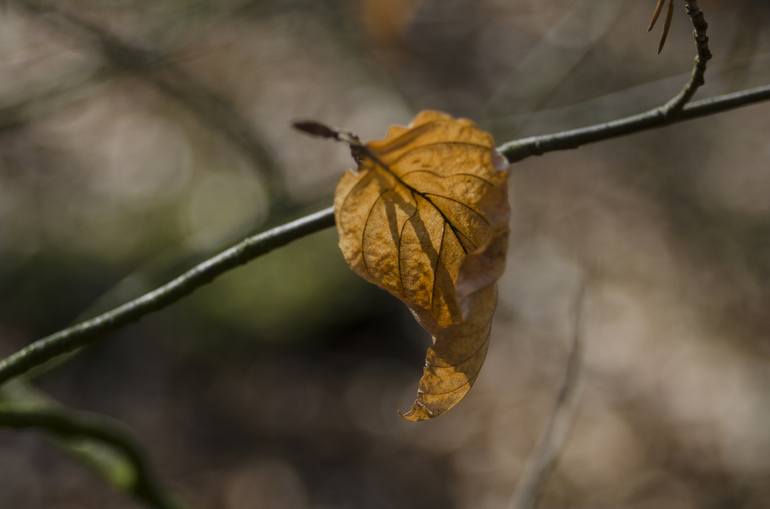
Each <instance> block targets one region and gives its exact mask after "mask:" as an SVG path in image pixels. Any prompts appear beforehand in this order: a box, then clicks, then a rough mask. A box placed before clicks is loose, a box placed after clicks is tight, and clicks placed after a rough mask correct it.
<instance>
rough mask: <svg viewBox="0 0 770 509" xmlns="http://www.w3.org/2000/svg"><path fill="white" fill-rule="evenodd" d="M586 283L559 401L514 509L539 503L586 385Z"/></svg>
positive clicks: (513, 501) (577, 308)
mask: <svg viewBox="0 0 770 509" xmlns="http://www.w3.org/2000/svg"><path fill="white" fill-rule="evenodd" d="M586 285H587V283H585V282H583V283H581V286H580V288H579V289H578V294H577V297H576V298H575V305H574V317H575V318H574V325H573V336H572V348H571V350H570V352H569V357H567V365H566V368H565V371H564V379H563V380H562V383H561V387H560V388H559V393H558V396H557V397H556V404H555V405H554V409H553V411H552V412H551V415H550V417H549V418H548V422H546V425H545V427H544V428H543V432H542V434H541V435H540V438H539V439H538V442H537V444H536V445H535V448H534V450H533V451H532V454H531V455H530V457H529V459H528V460H527V464H526V466H525V467H524V472H523V474H522V476H521V478H520V479H519V482H518V483H517V485H516V490H515V491H514V493H513V497H511V503H510V509H534V508H535V507H536V506H537V503H538V501H539V500H540V497H541V495H542V493H543V489H544V487H545V484H546V482H548V479H549V477H550V476H551V473H552V472H553V469H554V468H555V467H556V464H557V463H558V461H559V456H560V455H561V452H562V450H563V449H564V445H565V444H566V442H567V438H568V436H569V432H570V431H571V429H572V424H573V422H574V419H575V414H576V411H577V408H578V402H579V398H580V393H581V389H582V386H583V384H582V369H581V368H582V362H583V345H582V339H581V336H582V333H583V331H582V328H583V324H582V322H583V315H584V313H585V309H584V308H585V306H584V301H585V293H586V289H587V288H586Z"/></svg>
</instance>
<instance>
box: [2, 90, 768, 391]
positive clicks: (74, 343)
mask: <svg viewBox="0 0 770 509" xmlns="http://www.w3.org/2000/svg"><path fill="white" fill-rule="evenodd" d="M768 100H770V85H765V86H762V87H758V88H754V89H750V90H745V91H741V92H736V93H733V94H726V95H721V96H717V97H712V98H710V99H706V100H702V101H697V102H693V103H691V104H688V105H687V106H685V107H684V108H683V109H682V110H681V112H679V113H677V114H676V115H668V116H666V115H665V113H663V112H662V111H661V110H662V108H663V107H661V108H656V109H655V110H652V111H650V112H647V113H642V114H639V115H634V116H631V117H627V118H624V119H620V120H615V121H612V122H607V123H604V124H597V125H593V126H588V127H584V128H581V129H575V130H572V131H564V132H560V133H555V134H549V135H544V136H535V137H531V138H525V139H522V140H516V141H511V142H508V143H504V144H503V145H501V146H500V147H498V148H497V150H498V151H500V152H501V153H502V154H503V155H505V157H506V158H507V159H508V161H509V162H511V163H513V162H516V161H521V160H522V159H526V158H527V157H530V156H535V155H543V154H545V153H547V152H553V151H557V150H565V149H570V148H577V147H579V146H581V145H586V144H589V143H597V142H600V141H604V140H608V139H612V138H616V137H619V136H624V135H629V134H633V133H637V132H641V131H646V130H649V129H654V128H659V127H663V126H666V125H670V124H674V123H677V122H683V121H685V120H692V119H696V118H700V117H705V116H709V115H714V114H716V113H721V112H724V111H729V110H733V109H736V108H740V107H743V106H748V105H751V104H756V103H759V102H763V101H768ZM333 224H334V211H333V208H331V207H330V208H327V209H324V210H321V211H319V212H316V213H314V214H311V215H309V216H305V217H303V218H300V219H297V220H295V221H292V222H290V223H287V224H285V225H282V226H279V227H276V228H273V229H271V230H268V231H266V232H264V233H261V234H258V235H255V236H253V237H248V238H246V239H245V240H243V241H242V242H240V243H239V244H236V245H235V246H233V247H231V248H229V249H227V250H225V251H223V252H222V253H220V254H218V255H215V256H214V257H212V258H209V259H208V260H206V261H204V262H202V263H201V264H199V265H197V266H196V267H194V268H193V269H191V270H189V271H187V272H185V273H183V274H181V275H180V276H178V277H177V278H176V279H174V280H172V281H171V282H169V283H167V284H165V285H163V286H161V287H159V288H156V289H155V290H153V291H151V292H149V293H146V294H144V295H142V296H140V297H138V298H136V299H134V300H132V301H129V302H127V303H125V304H123V305H121V306H118V307H116V308H114V309H112V310H110V311H107V312H106V313H103V314H101V315H98V316H96V317H94V318H91V319H89V320H85V321H83V322H80V323H78V324H76V325H74V326H72V327H69V328H66V329H63V330H61V331H59V332H56V333H54V334H52V335H50V336H47V337H45V338H42V339H39V340H37V341H35V342H33V343H31V344H29V345H28V346H26V347H24V348H22V349H21V350H19V351H18V352H16V353H14V354H12V355H10V356H9V357H6V358H5V359H3V360H0V385H1V384H3V383H5V382H7V381H8V380H10V379H12V378H13V377H15V376H18V375H21V374H23V373H25V372H27V371H29V370H30V369H31V368H33V367H35V366H38V365H40V364H43V363H45V362H47V361H49V360H51V359H52V358H54V357H56V356H58V355H60V354H63V353H66V352H71V351H73V350H75V349H77V348H80V347H81V346H84V345H87V344H89V343H91V342H93V341H95V340H96V339H98V337H99V335H100V334H103V333H105V332H109V331H112V330H115V329H118V328H120V327H122V326H124V325H126V324H128V323H130V322H132V321H134V320H138V319H139V318H141V317H143V316H145V315H147V314H150V313H152V312H155V311H158V310H160V309H163V308H165V307H167V306H169V305H171V304H173V303H174V302H176V301H178V300H180V299H181V298H183V297H185V296H186V295H188V294H190V293H192V292H193V291H195V290H196V289H198V288H199V287H201V286H203V285H205V284H207V283H209V282H210V281H212V280H213V279H214V278H216V277H218V276H220V275H222V274H224V273H225V272H228V271H229V270H231V269H233V268H235V267H237V266H239V265H243V264H245V263H247V262H249V261H251V260H253V259H254V258H257V257H259V256H261V255H263V254H265V253H267V252H269V251H271V250H273V249H275V248H277V247H280V246H283V245H285V244H288V243H289V242H292V241H294V240H297V239H300V238H302V237H304V236H306V235H310V234H311V233H314V232H317V231H320V230H322V229H324V228H328V227H331V226H332V225H333Z"/></svg>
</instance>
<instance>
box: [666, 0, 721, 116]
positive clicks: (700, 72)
mask: <svg viewBox="0 0 770 509" xmlns="http://www.w3.org/2000/svg"><path fill="white" fill-rule="evenodd" d="M684 5H685V9H686V10H687V16H689V18H690V21H691V22H692V26H693V37H694V38H695V47H696V50H697V54H696V55H695V64H694V66H693V69H692V75H691V76H690V81H689V82H687V84H686V85H685V86H684V88H683V89H682V91H681V92H679V93H678V94H677V95H676V96H674V97H673V98H672V99H671V100H670V101H669V102H667V103H666V104H665V105H664V106H663V115H664V116H671V115H676V114H678V113H679V112H681V111H682V108H684V106H685V105H686V104H687V103H688V102H690V100H691V99H692V98H693V96H694V95H695V92H697V91H698V89H699V88H700V87H702V86H703V85H704V84H705V83H706V65H707V64H708V61H709V60H711V58H712V55H711V50H710V49H709V37H708V27H709V25H708V23H707V22H706V18H705V17H704V16H703V12H702V11H701V10H700V8H699V7H698V2H697V0H685V2H684Z"/></svg>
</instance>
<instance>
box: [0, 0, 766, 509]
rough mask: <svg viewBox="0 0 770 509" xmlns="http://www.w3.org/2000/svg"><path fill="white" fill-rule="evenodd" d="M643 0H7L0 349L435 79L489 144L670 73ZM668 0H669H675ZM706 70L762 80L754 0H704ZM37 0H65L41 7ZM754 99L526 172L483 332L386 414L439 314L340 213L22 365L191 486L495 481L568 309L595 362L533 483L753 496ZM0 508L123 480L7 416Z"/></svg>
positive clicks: (335, 155)
mask: <svg viewBox="0 0 770 509" xmlns="http://www.w3.org/2000/svg"><path fill="white" fill-rule="evenodd" d="M654 3H655V2H654V1H653V0H648V1H644V2H642V1H638V0H623V1H621V0H570V1H567V0H347V1H346V0H338V1H332V0H329V1H323V0H219V1H216V2H215V1H213V0H211V1H204V0H178V1H172V0H166V1H163V2H150V1H142V0H77V1H75V0H71V1H65V0H58V1H56V2H51V3H49V4H45V3H34V2H27V1H22V0H16V1H14V0H6V1H4V2H2V3H0V354H2V355H3V356H5V355H7V354H10V353H12V352H13V351H15V350H16V349H18V348H20V347H22V346H23V345H25V344H27V343H29V342H31V341H33V340H35V339H37V338H39V337H42V336H44V335H46V334H49V333H51V332H53V331H55V330H58V329H60V328H63V327H65V326H67V325H69V324H72V323H73V322H75V321H77V320H80V319H82V318H85V317H88V316H91V315H93V314H95V313H97V312H99V311H103V310H105V309H108V308H110V307H112V306H114V305H116V304H119V303H121V302H124V301H126V300H128V299H130V298H133V297H135V296H137V295H140V294H141V293H143V292H144V291H147V290H149V289H151V288H153V287H154V286H156V285H158V284H160V283H163V282H165V281H166V280H167V279H169V278H170V277H172V276H174V275H176V274H177V273H179V272H180V271H182V270H184V269H186V268H188V267H190V266H191V265H192V264H194V263H196V262H197V261H200V260H203V259H205V258H206V257H208V256H210V255H211V254H213V253H215V252H217V251H219V250H220V249H222V248H223V247H225V246H227V245H229V244H230V243H232V242H235V241H237V240H238V239H240V238H241V237H243V236H244V235H246V234H249V233H252V232H255V231H260V230H262V229H265V228H268V227H269V226H271V225H275V224H280V223H282V222H285V221H287V220H289V219H292V218H295V217H299V216H301V215H303V214H306V213H308V212H311V211H314V210H317V209H320V208H322V207H326V206H328V205H329V204H331V196H332V194H333V190H334V186H335V184H336V180H337V179H338V178H339V176H340V174H341V172H343V171H344V170H345V169H347V168H350V167H351V166H352V161H351V160H350V157H349V154H348V153H347V150H346V148H345V147H344V146H340V145H336V144H333V143H331V142H324V141H322V140H315V139H311V138H307V137H304V136H302V135H300V134H298V133H296V132H294V131H292V129H291V128H290V123H291V121H292V120H296V119H306V118H311V119H315V120H319V121H322V122H326V123H328V124H331V125H335V126H340V127H342V128H345V129H349V130H351V131H354V132H356V133H358V134H359V135H360V136H361V137H362V138H363V139H372V138H379V137H382V136H383V135H384V133H385V131H386V128H387V127H388V126H389V125H390V124H394V123H399V124H405V123H408V121H409V120H410V119H411V117H412V116H413V115H414V113H416V112H417V111H419V110H420V109H424V108H437V109H441V110H445V111H447V112H449V113H452V114H454V115H463V116H468V117H470V118H473V119H474V120H476V121H477V122H478V123H479V124H480V125H481V126H482V127H484V128H486V129H488V130H490V131H491V132H492V133H493V134H494V135H495V137H496V139H497V140H498V142H499V143H502V142H503V141H507V140H510V139H514V138H517V137H522V136H526V135H534V134H541V133H547V132H554V131H559V130H563V129H567V128H571V127H578V126H582V125H585V124H592V123H596V122H600V121H605V120H611V119H614V118H618V117H620V116H623V115H626V114H631V113H636V112H639V111H642V110H644V109H647V108H649V107H653V106H656V105H658V104H660V103H662V102H664V101H665V100H667V99H668V98H669V97H670V96H672V95H673V94H674V93H675V92H676V91H678V90H679V88H680V87H681V85H682V84H683V83H684V82H685V80H686V79H687V77H688V76H689V73H690V66H691V63H692V58H693V56H694V48H693V43H692V37H691V35H690V32H691V27H690V26H689V22H688V19H687V17H686V16H685V15H684V12H683V9H682V7H681V6H679V5H678V6H677V9H676V13H675V14H676V15H675V18H674V22H673V26H672V30H671V35H670V36H669V41H668V44H667V47H666V49H665V50H664V52H663V54H662V55H661V56H658V55H656V48H657V43H658V37H659V30H660V27H659V28H658V29H657V30H655V31H654V32H653V33H652V34H648V33H647V32H646V27H647V23H648V21H649V17H650V14H651V11H652V8H653V6H654V5H653V4H654ZM678 3H679V2H677V4H678ZM699 4H700V6H701V8H702V9H703V10H704V12H705V13H706V16H707V18H708V20H709V21H710V23H711V31H710V35H711V41H712V42H711V47H712V51H713V52H714V54H715V58H714V60H713V61H712V63H711V66H710V69H709V73H708V78H707V80H708V84H707V86H706V87H704V88H703V89H702V90H701V92H700V93H699V97H706V96H709V95H715V94H719V93H724V92H727V91H733V90H738V89H742V88H747V87H750V86H756V85H760V84H765V83H768V82H770V30H768V27H770V4H768V2H767V0H734V1H732V2H724V1H721V2H720V1H717V0H703V1H701V2H699ZM48 7H53V8H54V9H49V8H48ZM769 133H770V104H765V105H757V106H753V107H750V108H745V109H741V110H737V111H733V112H729V113H726V114H723V115H719V116H713V117H709V118H707V119H703V120H699V121H695V122H690V123H685V124H679V125H677V126H674V127H670V128H666V129H661V130H657V131H653V132H648V133H644V134H638V135H634V136H632V137H628V138H624V139H620V140H615V141H609V142H603V143H600V144H596V145H591V146H588V147H584V148H582V149H580V150H577V151H568V152H561V153H553V154H549V155H546V156H543V157H541V158H531V159H528V160H526V161H523V162H521V163H518V164H516V165H514V166H513V167H512V169H511V178H510V197H511V204H512V212H513V213H512V218H511V238H510V250H509V257H508V261H507V270H506V273H505V275H504V277H503V279H502V281H501V282H500V304H499V308H498V310H497V314H496V318H495V323H494V327H493V333H492V346H491V349H490V352H489V355H488V358H487V361H486V364H485V367H484V369H483V370H482V372H481V376H480V378H479V379H478V382H477V383H476V385H475V387H474V389H473V390H472V391H471V393H470V394H469V396H468V397H467V398H466V399H465V401H463V402H462V403H461V404H460V405H459V406H458V407H457V408H456V409H454V410H453V411H451V412H449V413H448V414H447V415H445V416H442V417H441V418H439V419H437V420H435V421H432V422H428V423H421V424H410V423H406V422H403V421H402V420H401V419H400V417H399V416H398V415H397V410H398V409H406V408H408V406H409V404H410V403H411V402H412V400H413V397H414V392H415V390H416V384H417V380H418V378H419V376H420V373H421V366H422V363H423V356H424V351H425V348H426V346H427V344H428V338H427V337H426V336H425V334H424V333H423V332H422V331H421V330H420V329H419V327H418V326H417V325H416V324H415V323H414V321H413V319H412V317H411V316H410V314H409V313H408V311H407V310H406V308H405V307H404V306H403V305H401V304H400V303H399V302H397V301H395V300H394V299H392V298H390V297H389V296H388V295H386V294H385V293H384V292H382V291H380V290H378V289H377V288H375V287H373V286H371V285H368V284H367V283H365V282H364V281H362V280H360V279H359V278H357V277H355V276H354V275H353V274H352V273H351V272H350V271H349V270H348V269H347V267H346V266H345V265H344V263H343V261H342V258H341V256H340V254H339V252H338V250H337V247H336V234H335V232H334V231H333V230H327V231H324V232H321V233H318V234H314V235H312V236H309V237H306V238H304V239H302V240H300V241H297V242H294V243H293V244H290V245H289V246H287V247H285V248H282V249H280V250H278V251H275V252H273V253H271V254H269V255H268V256H265V257H262V258H259V259H258V260H256V261H255V262H253V263H251V264H249V265H248V266H246V267H243V268H240V269H238V270H235V271H233V272H231V273H229V274H228V275H227V276H225V277H223V278H221V279H219V280H217V281H216V282H215V283H213V284H211V285H209V286H207V287H204V288H202V289H201V290H199V291H198V292H197V293H195V294H194V295H193V296H192V297H190V298H188V299H185V300H184V301H182V302H180V303H178V304H176V305H174V306H172V307H170V308H168V309H165V310H163V311H162V312H160V313H157V314H155V315H152V316H149V317H147V318H145V319H143V320H142V321H141V322H140V323H136V324H134V325H131V326H129V327H127V328H124V329H122V330H120V331H119V332H117V333H113V334H111V335H110V337H109V338H105V340H104V341H101V342H99V343H98V344H97V345H96V346H93V347H91V348H88V349H86V350H84V351H82V352H81V353H80V354H79V355H78V356H77V357H76V358H75V359H73V360H71V361H70V362H68V363H67V364H66V365H62V366H61V367H59V368H58V369H56V370H52V371H50V372H48V373H45V374H43V375H41V376H40V377H38V378H37V379H36V380H35V385H36V386H37V387H39V388H41V389H42V390H44V391H46V392H47V393H48V394H50V395H51V396H52V397H54V398H56V399H57V400H58V401H59V402H61V403H63V404H66V405H68V406H72V407H74V408H78V409H82V410H88V411H93V412H100V413H104V414H107V415H110V416H112V417H115V418H117V419H119V420H121V421H123V422H125V423H126V424H127V425H128V426H129V427H130V428H131V429H132V430H133V432H134V434H135V436H136V438H137V440H138V441H139V442H140V443H141V444H143V445H144V446H145V447H146V450H147V452H148V454H149V455H150V457H151V458H152V460H153V462H154V464H155V465H156V467H157V470H158V472H159V476H160V478H161V479H162V480H163V482H164V484H165V485H166V486H168V487H169V489H170V490H172V491H173V492H174V493H175V494H177V495H178V496H179V497H180V498H181V499H182V500H184V501H185V502H187V503H188V504H189V506H190V507H193V508H201V509H203V508H214V507H216V508H226V509H229V508H233V509H234V508H252V507H253V508H257V507H259V508H262V507H265V508H274V509H283V508H296V509H304V508H308V509H310V508H312V509H322V508H390V507H407V508H434V507H442V508H457V509H462V508H474V509H486V508H500V507H507V504H508V501H509V499H510V497H511V494H512V493H513V490H514V487H515V485H516V482H517V480H518V479H519V477H520V476H521V474H522V470H523V468H524V465H525V462H526V460H527V457H528V455H529V454H530V453H531V451H532V449H533V447H534V444H535V442H536V440H537V437H538V435H539V434H540V432H541V430H542V429H543V426H544V423H545V422H546V420H547V418H548V415H549V413H550V412H551V409H552V407H553V404H554V400H555V398H556V394H557V392H558V389H559V384H560V383H561V379H562V377H563V373H564V366H565V362H566V359H567V356H568V352H569V345H570V342H571V338H572V336H573V333H574V331H573V322H574V320H573V316H572V309H573V307H574V303H575V299H576V295H577V292H578V288H579V286H580V284H581V281H583V280H584V278H585V275H586V274H587V273H588V272H589V271H590V272H591V274H593V277H592V279H591V281H590V284H589V287H588V288H587V290H586V296H585V302H584V306H583V309H584V311H583V313H584V314H583V335H584V338H583V339H584V342H585V356H584V360H583V370H584V371H583V377H584V384H585V386H584V390H583V392H582V397H581V399H580V406H579V408H578V410H577V414H576V416H575V422H574V426H573V429H572V432H571V434H570V437H569V442H568V444H567V446H566V447H565V449H564V451H563V455H562V458H561V461H560V463H559V465H558V467H557V468H556V470H555V471H554V473H553V475H552V477H551V479H550V482H549V484H548V485H547V488H546V490H545V492H544V494H543V499H542V501H541V505H540V507H542V508H567V507H569V508H603V507H607V508H609V507H613V508H633V509H648V508H649V509H652V508H661V507H665V508H672V509H691V508H714V509H717V508H728V507H729V508H745V509H758V508H765V507H768V506H770V390H768V389H770V339H768V338H770V312H769V310H770V307H769V306H770V200H768V196H770V135H769ZM0 472H2V476H0V507H4V508H5V507H7V508H15V509H32V508H49V507H50V508H57V509H65V508H67V509H69V508H78V509H80V508H83V509H90V508H103V507H114V508H138V507H141V506H140V505H139V504H138V503H137V502H135V501H133V500H131V499H130V498H129V497H127V496H125V494H122V493H120V492H118V491H116V490H115V489H113V488H112V487H111V486H109V485H108V484H105V483H104V482H103V481H102V479H101V478H100V477H99V476H98V475H97V474H96V473H95V472H94V471H93V470H92V469H89V468H87V467H86V466H84V465H83V464H82V463H80V462H79V461H78V460H77V458H75V457H73V456H72V455H70V454H68V453H67V452H66V451H64V450H62V449H61V448H59V447H57V446H56V445H55V444H53V443H52V442H51V441H50V440H48V439H47V438H46V437H45V436H44V435H42V434H41V433H38V432H33V431H27V432H16V431H9V430H0Z"/></svg>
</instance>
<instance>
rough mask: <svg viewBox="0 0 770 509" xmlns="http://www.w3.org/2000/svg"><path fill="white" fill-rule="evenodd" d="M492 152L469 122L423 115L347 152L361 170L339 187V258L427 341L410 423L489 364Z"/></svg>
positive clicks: (494, 264)
mask: <svg viewBox="0 0 770 509" xmlns="http://www.w3.org/2000/svg"><path fill="white" fill-rule="evenodd" d="M494 147H495V145H494V140H493V139H492V136H491V135H489V134H488V133H486V132H484V131H482V130H481V129H479V128H478V127H477V126H476V125H475V124H474V123H473V122H471V121H470V120H467V119H454V118H452V117H450V116H448V115H446V114H444V113H440V112H435V111H423V112H421V113H420V114H418V115H417V117H415V119H414V121H413V122H412V124H411V125H409V126H408V127H392V128H391V129H390V131H389V132H388V134H387V136H386V137H385V138H384V139H383V140H379V141H373V142H369V143H367V144H366V145H364V146H362V147H354V152H357V153H358V154H359V155H360V157H359V160H360V163H359V168H358V169H357V170H356V171H351V172H347V173H346V174H345V175H344V176H343V177H342V179H341V180H340V183H339V185H338V186H337V191H336V193H335V200H334V206H335V215H336V221H337V231H338V233H339V244H340V249H341V250H342V254H343V256H344V257H345V260H346V261H347V263H348V264H349V265H350V267H351V268H352V269H353V271H354V272H356V273H357V274H358V275H360V276H361V277H363V278H364V279H366V280H368V281H370V282H372V283H374V284H376V285H378V286H380V287H382V288H384V289H385V290H387V291H389V292H390V293H391V294H393V295H394V296H396V297H398V298H399V299H401V300H402V301H403V302H404V303H406V305H407V306H409V308H410V309H411V310H412V312H413V313H414V315H415V317H416V318H417V320H418V321H419V322H420V324H421V325H422V326H423V327H424V328H425V329H426V330H427V331H428V332H429V333H430V334H431V335H432V336H433V345H432V346H431V347H430V348H428V352H427V354H426V359H425V369H424V372H423V375H422V378H421V379H420V384H419V389H418V391H417V399H416V400H415V402H414V404H413V406H412V408H411V409H410V410H409V411H408V412H406V413H403V414H402V415H403V417H404V418H405V419H407V420H410V421H419V420H425V419H430V418H432V417H436V416H438V415H440V414H442V413H443V412H445V411H447V410H449V409H450V408H452V407H453V406H454V405H456V404H457V403H458V402H459V401H460V400H461V399H462V398H463V397H464V396H465V394H467V392H468V391H469V390H470V387H471V385H473V382H474V381H475V380H476V377H477V376H478V373H479V370H480V369H481V365H482V364H483V362H484V358H485V357H486V353H487V348H488V345H489V334H490V329H491V323H492V315H493V313H494V310H495V306H496V301H497V288H496V284H495V283H496V281H497V279H498V278H499V277H500V275H501V273H502V271H503V268H504V263H505V254H506V249H507V244H508V216H509V213H510V212H509V207H508V194H507V178H508V173H507V171H505V170H499V169H497V167H496V165H499V162H501V161H504V160H503V159H502V157H501V156H499V154H497V153H496V152H495V148H494ZM356 149H358V150H356ZM497 158H499V161H498V159H497Z"/></svg>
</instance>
